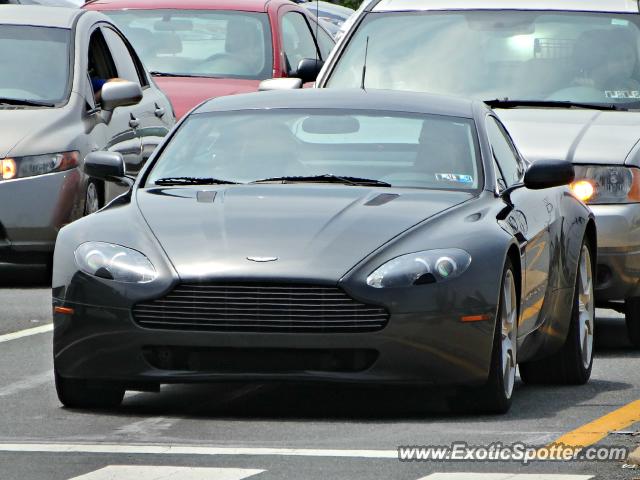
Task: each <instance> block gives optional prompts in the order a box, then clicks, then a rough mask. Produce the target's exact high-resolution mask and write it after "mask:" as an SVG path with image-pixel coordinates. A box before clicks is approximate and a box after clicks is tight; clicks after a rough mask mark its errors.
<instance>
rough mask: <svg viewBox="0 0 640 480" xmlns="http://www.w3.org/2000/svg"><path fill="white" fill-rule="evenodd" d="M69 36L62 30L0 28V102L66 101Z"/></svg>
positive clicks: (20, 27)
mask: <svg viewBox="0 0 640 480" xmlns="http://www.w3.org/2000/svg"><path fill="white" fill-rule="evenodd" d="M70 37H71V33H70V31H69V30H66V29H62V28H47V27H32V26H23V25H0V70H1V72H2V74H1V75H0V103H2V100H5V101H7V100H26V101H32V102H43V103H58V102H60V101H62V100H64V99H66V97H67V91H68V85H69V64H70V61H69V39H70Z"/></svg>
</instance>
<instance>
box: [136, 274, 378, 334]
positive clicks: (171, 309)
mask: <svg viewBox="0 0 640 480" xmlns="http://www.w3.org/2000/svg"><path fill="white" fill-rule="evenodd" d="M133 316H134V319H135V321H136V322H137V323H138V324H139V325H140V326H142V327H146V328H155V329H171V330H204V331H215V332H285V333H286V332H309V333H337V332H373V331H377V330H381V329H383V328H384V326H385V325H386V324H387V321H388V320H389V313H388V312H387V311H386V310H385V309H384V308H382V307H379V306H376V305H365V304H363V303H360V302H357V301H355V300H354V299H352V298H351V297H349V296H348V295H347V294H346V293H344V292H343V291H342V290H341V289H339V288H336V287H322V286H311V285H270V284H267V285H264V284H258V285H255V284H234V285H203V284H183V285H179V286H177V287H176V288H175V289H174V290H173V291H172V292H171V293H169V294H168V295H166V296H165V297H163V298H160V299H157V300H153V301H149V302H144V303H139V304H138V305H136V306H135V307H134V309H133Z"/></svg>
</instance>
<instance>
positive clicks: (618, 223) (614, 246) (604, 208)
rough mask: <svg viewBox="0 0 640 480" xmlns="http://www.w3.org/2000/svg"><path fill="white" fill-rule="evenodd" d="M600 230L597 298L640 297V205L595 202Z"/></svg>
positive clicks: (594, 207) (619, 298) (600, 300)
mask: <svg viewBox="0 0 640 480" xmlns="http://www.w3.org/2000/svg"><path fill="white" fill-rule="evenodd" d="M591 209H592V210H593V212H594V214H595V219H596V225H597V229H598V281H597V283H596V300H597V301H598V302H601V303H603V302H609V301H616V300H624V299H625V298H629V297H635V296H640V204H638V203H632V204H625V205H591Z"/></svg>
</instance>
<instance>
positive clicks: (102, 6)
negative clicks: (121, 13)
mask: <svg viewBox="0 0 640 480" xmlns="http://www.w3.org/2000/svg"><path fill="white" fill-rule="evenodd" d="M269 3H276V4H280V3H282V4H290V3H291V2H290V1H289V0H154V1H153V2H150V1H149V0H90V1H89V2H87V3H86V4H85V6H84V7H86V8H89V9H91V10H121V9H123V8H129V9H139V10H157V9H180V10H241V11H245V12H266V11H267V5H268V4H269Z"/></svg>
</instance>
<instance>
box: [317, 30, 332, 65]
mask: <svg viewBox="0 0 640 480" xmlns="http://www.w3.org/2000/svg"><path fill="white" fill-rule="evenodd" d="M314 28H315V25H314ZM316 38H317V39H318V46H319V47H320V53H321V54H322V60H326V59H327V57H328V56H329V54H330V53H331V50H333V47H334V46H335V42H334V41H333V38H331V36H330V35H329V34H328V33H327V32H325V31H324V30H323V29H322V28H321V27H319V28H318V29H317V36H316Z"/></svg>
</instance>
